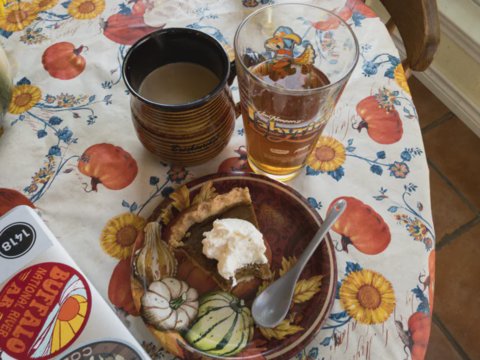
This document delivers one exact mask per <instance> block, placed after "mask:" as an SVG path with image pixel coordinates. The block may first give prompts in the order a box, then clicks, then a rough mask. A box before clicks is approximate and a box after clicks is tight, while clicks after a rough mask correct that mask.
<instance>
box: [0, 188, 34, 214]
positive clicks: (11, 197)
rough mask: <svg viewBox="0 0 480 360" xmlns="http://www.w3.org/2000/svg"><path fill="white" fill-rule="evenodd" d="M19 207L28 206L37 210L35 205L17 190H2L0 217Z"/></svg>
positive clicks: (0, 191) (0, 192) (0, 195)
mask: <svg viewBox="0 0 480 360" xmlns="http://www.w3.org/2000/svg"><path fill="white" fill-rule="evenodd" d="M18 205H28V206H30V207H31V208H35V206H34V205H33V203H32V202H31V201H30V200H28V198H27V197H25V196H24V195H22V194H21V193H19V192H18V191H17V190H13V189H6V188H0V216H3V215H4V214H6V213H7V212H8V211H10V210H11V209H13V208H14V207H15V206H18Z"/></svg>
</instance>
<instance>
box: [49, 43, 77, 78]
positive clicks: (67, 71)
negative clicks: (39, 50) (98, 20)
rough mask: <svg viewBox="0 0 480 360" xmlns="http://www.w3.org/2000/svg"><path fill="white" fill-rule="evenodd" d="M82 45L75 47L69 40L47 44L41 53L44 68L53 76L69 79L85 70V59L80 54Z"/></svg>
mask: <svg viewBox="0 0 480 360" xmlns="http://www.w3.org/2000/svg"><path fill="white" fill-rule="evenodd" d="M84 49H85V47H84V46H83V45H80V46H79V47H77V48H75V45H73V44H72V43H70V42H65V41H62V42H58V43H56V44H53V45H51V46H49V47H48V48H47V49H46V50H45V52H44V53H43V55H42V64H43V67H44V69H45V70H46V71H47V72H48V73H49V74H50V75H51V76H53V77H54V78H57V79H61V80H70V79H73V78H75V77H77V76H78V75H80V74H81V73H82V71H83V70H85V65H86V61H85V58H84V57H83V56H82V55H81V53H82V51H83V50H84Z"/></svg>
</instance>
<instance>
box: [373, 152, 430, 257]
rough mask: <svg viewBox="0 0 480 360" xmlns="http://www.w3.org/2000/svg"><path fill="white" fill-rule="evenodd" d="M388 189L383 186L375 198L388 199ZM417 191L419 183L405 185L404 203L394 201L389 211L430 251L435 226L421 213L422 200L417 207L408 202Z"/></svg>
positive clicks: (379, 199) (378, 199)
mask: <svg viewBox="0 0 480 360" xmlns="http://www.w3.org/2000/svg"><path fill="white" fill-rule="evenodd" d="M405 151H408V152H410V153H415V151H416V150H415V149H406V150H405ZM387 191H388V190H387V189H384V188H381V189H380V194H381V195H377V196H374V197H373V198H374V199H375V200H377V201H384V200H387V199H389V197H388V196H387V195H386V193H387ZM416 191H417V185H415V184H413V183H409V184H407V185H404V191H403V194H402V203H397V202H393V203H392V205H391V206H389V208H388V212H389V213H391V214H392V215H393V217H394V219H395V220H396V221H397V222H398V223H399V224H401V225H404V227H405V229H406V230H407V232H408V235H409V236H410V237H412V238H413V239H414V240H415V241H419V242H422V243H423V244H424V245H425V248H426V250H427V251H428V250H430V249H431V248H432V247H433V244H434V241H435V234H434V231H433V227H432V225H431V224H430V223H429V222H428V221H427V220H426V219H425V217H424V216H423V215H422V214H421V213H422V210H423V205H422V203H421V202H417V206H416V209H415V208H414V206H412V205H410V204H409V203H408V202H407V198H409V197H411V196H412V195H413V194H414V193H415V192H416ZM405 212H406V213H405Z"/></svg>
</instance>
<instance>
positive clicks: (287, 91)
mask: <svg viewBox="0 0 480 360" xmlns="http://www.w3.org/2000/svg"><path fill="white" fill-rule="evenodd" d="M289 5H295V6H299V5H300V6H305V7H311V8H314V9H316V10H321V11H324V12H326V13H328V14H329V15H332V16H334V17H336V18H337V19H338V20H339V21H340V23H341V24H342V25H344V26H346V28H347V29H348V31H349V32H350V34H351V35H352V37H353V41H354V44H355V56H354V59H353V62H352V65H351V67H350V69H348V71H346V72H345V74H344V75H343V76H342V77H340V78H339V79H338V80H336V81H335V82H332V83H329V84H327V85H323V86H320V87H316V88H313V89H285V88H282V87H279V86H275V85H272V84H269V83H267V82H266V81H264V80H262V79H261V78H260V77H258V76H257V75H255V74H254V73H252V72H251V71H250V70H249V69H248V67H247V66H246V65H245V63H244V61H243V59H242V57H241V56H240V54H239V53H238V46H237V43H238V39H239V37H240V31H241V30H242V28H243V27H244V25H245V24H246V23H247V22H248V21H249V20H250V18H253V17H254V16H256V15H257V14H259V13H261V12H263V11H266V10H267V9H269V8H278V7H284V6H289ZM233 48H234V52H235V60H236V61H235V62H236V63H240V65H241V66H242V68H243V70H245V72H246V73H247V75H248V76H250V77H252V78H253V79H254V80H256V81H258V82H259V83H260V84H262V86H264V87H266V88H267V89H271V90H273V91H275V92H277V93H281V94H288V95H306V94H314V93H316V92H320V91H323V90H325V89H329V88H331V87H333V86H336V85H338V84H339V83H341V82H342V81H344V80H345V79H348V78H349V77H350V76H351V75H352V73H353V70H354V69H355V68H356V66H357V64H358V59H359V57H360V45H359V43H358V39H357V36H356V35H355V33H354V32H353V30H352V28H351V27H350V25H348V24H347V23H346V21H344V20H343V19H342V18H341V17H340V16H338V15H337V14H335V13H334V12H333V11H330V10H327V9H325V8H323V7H320V6H316V5H312V4H305V3H293V2H287V3H280V4H272V5H268V6H264V7H262V8H260V9H257V10H255V11H254V12H252V13H251V14H250V15H248V16H247V17H246V18H245V19H243V21H242V22H241V23H240V25H238V28H237V30H236V32H235V37H234V40H233Z"/></svg>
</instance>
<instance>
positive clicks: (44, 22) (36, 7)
mask: <svg viewBox="0 0 480 360" xmlns="http://www.w3.org/2000/svg"><path fill="white" fill-rule="evenodd" d="M254 2H255V1H254ZM277 2H278V1H277ZM312 3H314V4H317V5H320V6H323V7H325V8H328V9H331V10H335V11H336V12H337V13H338V14H340V16H342V17H343V18H344V19H345V20H346V21H347V22H348V23H349V24H350V25H351V27H352V29H353V30H354V32H355V34H356V35H357V37H358V41H359V44H360V51H361V53H360V59H359V62H358V65H357V67H356V69H355V71H354V73H353V75H352V77H351V79H350V81H349V83H348V85H347V87H346V89H345V91H344V93H343V95H342V97H341V99H340V101H339V103H338V105H337V108H336V110H335V113H334V115H333V118H332V119H331V121H330V122H329V125H328V126H327V128H326V129H325V131H324V133H323V135H322V137H321V138H320V140H319V142H318V144H317V147H316V150H315V151H314V153H313V154H312V155H311V156H310V157H309V159H308V164H307V166H306V167H305V169H304V170H303V172H302V174H301V175H300V176H298V177H297V178H295V179H294V180H292V181H291V182H290V183H289V185H290V186H291V187H293V188H294V189H296V190H297V191H299V192H300V193H301V194H302V195H303V196H304V197H306V198H307V199H308V201H309V203H310V204H311V206H312V207H314V208H316V209H317V210H318V211H319V213H320V214H321V215H322V216H325V214H326V210H327V209H328V206H329V204H330V203H331V202H332V201H333V200H334V199H335V198H337V197H340V196H343V197H347V199H348V200H349V202H350V205H351V213H350V215H349V219H348V221H344V222H342V224H339V225H338V226H337V228H336V229H335V231H332V232H331V235H332V239H333V241H334V243H335V244H336V255H337V262H338V274H339V276H338V290H339V291H338V292H337V298H336V300H335V303H334V306H333V310H332V313H331V314H330V316H329V318H328V320H327V322H326V323H325V325H324V326H323V329H322V330H321V331H320V332H319V333H318V335H317V336H316V338H315V340H314V341H313V342H312V343H311V344H310V345H309V346H308V347H307V348H306V349H305V350H304V351H303V352H302V353H300V354H299V355H298V358H309V359H322V358H325V359H363V358H365V359H405V358H412V359H422V358H423V356H424V354H425V352H426V347H427V343H428V336H429V333H430V324H431V311H432V303H433V288H434V259H435V250H434V239H435V235H434V229H433V225H432V214H431V206H430V195H429V194H430V191H429V181H428V166H427V162H426V158H425V152H424V148H423V143H422V136H421V132H420V126H419V123H418V116H417V113H416V110H415V107H414V105H413V102H412V99H411V96H410V92H409V89H408V85H407V82H406V79H405V76H404V72H403V69H402V66H401V62H400V59H399V55H398V52H397V50H396V48H395V46H394V44H393V42H392V40H391V38H390V36H389V34H388V32H387V30H386V28H385V26H384V25H383V23H382V22H381V21H380V19H379V18H378V17H377V16H376V14H375V13H374V12H373V11H372V10H371V9H369V8H368V7H367V6H365V5H364V4H363V3H362V2H361V1H359V0H347V1H346V2H345V0H324V1H312ZM20 10H21V11H23V13H22V14H23V17H21V22H10V21H12V19H14V16H8V15H9V14H13V12H15V11H16V12H19V11H20ZM244 16H245V11H244V9H243V7H242V3H241V1H240V0H236V1H235V0H231V1H221V0H202V1H200V0H192V1H190V0H189V1H175V0H125V1H122V0H110V1H108V2H106V1H104V0H67V1H64V2H61V1H58V0H42V1H37V0H33V1H30V2H28V1H22V2H21V3H20V4H17V3H14V2H11V3H9V5H7V8H6V16H5V17H3V18H2V19H1V20H0V35H1V36H0V38H1V42H2V44H3V46H4V48H5V50H6V52H7V53H8V55H9V57H10V59H11V60H12V65H13V70H14V89H13V98H12V101H11V103H10V106H9V109H8V113H7V115H6V118H5V120H4V134H3V136H2V137H1V138H0V164H1V172H0V187H2V189H0V199H2V197H1V196H2V192H3V193H5V192H7V191H8V190H6V189H12V190H16V193H14V194H15V199H17V200H16V201H18V202H22V201H23V202H31V203H33V204H34V206H35V207H36V208H37V209H38V210H39V212H40V214H41V216H42V217H43V219H44V220H45V221H46V222H47V224H48V226H49V227H50V228H51V230H52V231H53V232H54V233H55V234H56V236H57V237H58V238H59V240H60V241H61V243H62V244H63V246H64V247H65V248H66V249H67V251H68V252H69V253H70V254H71V255H72V257H73V258H74V259H75V260H76V262H77V263H78V265H79V266H80V268H81V269H82V270H83V271H84V272H85V274H86V275H87V277H89V278H90V280H91V281H92V282H93V284H94V285H95V286H96V287H97V289H98V290H99V291H100V293H101V294H102V295H103V296H104V297H105V298H106V299H108V300H109V301H110V303H112V305H113V306H114V307H115V309H116V313H117V314H118V316H119V317H121V319H122V320H123V322H124V323H125V325H126V326H127V327H128V328H129V329H130V331H131V332H132V333H133V334H134V336H135V337H136V338H137V339H138V341H139V342H141V343H142V344H143V346H144V347H145V348H146V349H147V351H148V352H149V353H150V354H151V356H152V358H155V359H160V358H164V357H168V356H169V355H167V354H166V353H165V352H164V350H162V349H161V348H160V347H159V346H158V344H157V343H156V342H155V340H153V337H152V336H151V335H150V334H149V332H148V331H146V329H145V327H144V325H143V323H142V321H141V318H140V317H138V316H136V315H138V314H135V311H134V309H133V306H132V304H131V302H130V298H131V296H130V297H129V288H128V286H127V285H125V284H128V281H122V279H124V277H125V274H126V273H128V270H126V269H128V266H127V262H128V260H126V259H127V258H128V256H129V254H130V252H131V244H132V241H133V240H132V237H134V236H133V235H134V234H135V233H136V231H137V230H138V229H141V227H142V226H143V224H144V221H145V219H146V218H148V216H149V215H150V213H151V211H152V210H153V209H154V208H155V207H156V206H157V205H158V203H159V202H160V201H161V199H162V198H163V197H164V196H167V195H168V194H169V193H171V192H172V190H173V189H174V188H176V187H178V186H179V185H180V184H183V183H185V182H187V181H189V180H191V179H193V178H197V177H199V176H202V175H205V174H209V173H215V172H217V171H225V170H232V169H240V170H241V169H244V168H245V166H246V160H245V155H246V154H245V147H244V144H245V138H244V130H243V123H242V120H241V118H238V119H237V121H236V126H235V130H234V135H233V137H232V139H231V141H230V143H229V144H228V146H227V148H225V149H224V150H223V151H222V152H221V154H220V155H219V156H217V157H216V158H215V159H213V160H211V161H210V162H208V163H207V164H204V165H201V166H197V167H191V168H183V167H178V166H168V165H165V164H162V163H160V162H159V161H158V159H156V158H155V157H154V156H153V155H151V154H149V153H148V152H147V151H146V150H145V149H144V148H143V147H142V145H141V144H140V142H139V141H138V139H137V137H136V135H135V132H134V129H133V126H132V122H131V119H130V110H129V94H128V91H127V90H126V87H125V85H124V83H123V80H122V78H121V64H122V59H123V57H124V55H125V53H126V50H127V49H128V47H129V46H130V45H131V44H133V42H134V41H135V40H136V39H138V38H140V37H142V36H143V35H145V34H147V33H149V32H151V31H154V30H156V29H159V28H162V27H178V26H186V27H190V28H194V29H199V30H201V31H204V32H206V33H208V34H210V35H212V36H214V37H215V38H216V39H217V40H218V41H219V42H220V43H222V44H223V45H224V46H225V48H226V50H227V52H231V51H232V48H231V47H232V42H233V36H234V33H235V30H236V27H237V25H238V24H239V23H240V21H241V20H242V18H243V17H244ZM315 26H316V25H315V24H312V27H314V28H315ZM317 27H318V28H315V31H325V32H328V31H329V30H328V29H322V28H321V27H319V26H317ZM324 38H325V39H327V40H328V37H324ZM327 40H326V41H327ZM321 46H328V43H327V42H326V43H325V44H322V45H321ZM232 89H233V94H234V97H235V98H236V99H237V100H238V88H237V86H236V83H235V84H234V85H233V88H232ZM99 154H102V156H98V155H99ZM82 156H83V157H85V156H93V157H94V158H96V159H97V158H98V159H103V160H98V162H96V163H93V164H91V166H90V167H88V168H87V167H83V166H80V165H79V164H80V162H79V159H81V158H82ZM121 159H123V160H121ZM109 162H111V163H114V164H115V165H114V166H108V163H109ZM132 163H135V164H136V166H133V165H132ZM106 164H107V165H106ZM135 169H137V171H135ZM27 199H28V200H27ZM122 276H123V278H122ZM112 336H114V334H113V332H112Z"/></svg>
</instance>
